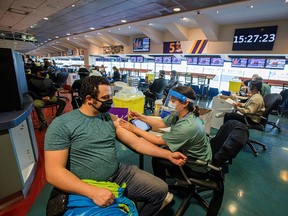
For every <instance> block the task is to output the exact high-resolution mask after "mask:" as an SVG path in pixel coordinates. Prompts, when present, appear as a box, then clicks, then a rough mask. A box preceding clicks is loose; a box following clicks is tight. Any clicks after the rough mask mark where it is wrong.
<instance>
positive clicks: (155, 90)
mask: <svg viewBox="0 0 288 216" xmlns="http://www.w3.org/2000/svg"><path fill="white" fill-rule="evenodd" d="M166 84H167V81H166V80H165V71H164V70H160V71H159V78H158V79H155V80H154V82H153V83H152V84H151V85H150V86H149V89H148V90H147V91H145V92H144V95H145V96H146V98H152V99H155V100H156V99H161V98H162V96H163V91H164V88H165V87H166Z"/></svg>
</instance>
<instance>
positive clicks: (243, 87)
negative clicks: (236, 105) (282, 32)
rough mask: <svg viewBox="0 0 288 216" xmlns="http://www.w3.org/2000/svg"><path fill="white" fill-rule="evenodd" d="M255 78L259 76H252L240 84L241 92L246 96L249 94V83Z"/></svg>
mask: <svg viewBox="0 0 288 216" xmlns="http://www.w3.org/2000/svg"><path fill="white" fill-rule="evenodd" d="M256 77H259V75H258V74H253V76H252V77H251V79H248V80H245V81H243V82H242V84H241V91H243V92H245V93H246V94H247V93H248V92H249V89H248V86H249V83H250V82H251V81H252V80H253V79H254V78H256Z"/></svg>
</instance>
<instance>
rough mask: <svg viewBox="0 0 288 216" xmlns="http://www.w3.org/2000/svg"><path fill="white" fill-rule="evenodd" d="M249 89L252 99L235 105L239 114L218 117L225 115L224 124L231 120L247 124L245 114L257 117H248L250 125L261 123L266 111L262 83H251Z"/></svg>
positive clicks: (221, 114) (233, 113) (232, 113)
mask: <svg viewBox="0 0 288 216" xmlns="http://www.w3.org/2000/svg"><path fill="white" fill-rule="evenodd" d="M249 88H250V90H251V93H250V94H251V97H250V98H249V99H248V100H247V101H246V102H245V103H239V102H238V103H234V104H233V107H234V108H235V110H236V111H237V112H231V113H220V115H218V116H217V117H221V116H223V115H224V123H226V122H227V121H229V120H238V121H240V122H242V123H243V124H246V121H245V118H244V116H243V114H247V113H251V114H256V115H251V116H249V115H248V116H246V119H247V121H248V123H249V124H258V123H260V121H261V118H260V116H261V115H263V113H264V111H265V104H264V101H263V97H262V95H261V94H260V91H261V88H262V82H260V81H256V80H254V81H251V82H250V83H249Z"/></svg>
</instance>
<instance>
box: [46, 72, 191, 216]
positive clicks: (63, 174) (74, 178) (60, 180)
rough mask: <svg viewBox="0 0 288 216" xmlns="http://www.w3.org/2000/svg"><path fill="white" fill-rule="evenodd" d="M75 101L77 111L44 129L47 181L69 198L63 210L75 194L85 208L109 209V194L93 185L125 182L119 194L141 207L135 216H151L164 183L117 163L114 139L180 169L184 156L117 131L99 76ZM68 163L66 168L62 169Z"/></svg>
mask: <svg viewBox="0 0 288 216" xmlns="http://www.w3.org/2000/svg"><path fill="white" fill-rule="evenodd" d="M80 97H81V99H82V102H83V104H82V106H81V107H80V108H79V109H76V110H72V111H71V112H68V113H66V114H65V115H62V116H61V117H59V118H56V119H55V120H54V121H53V122H52V124H51V125H50V126H49V128H48V130H47V133H46V136H45V146H44V149H45V171H46V178H47V181H48V182H49V183H50V184H52V185H54V186H55V187H57V188H59V189H61V190H63V191H66V192H68V193H69V200H68V211H70V209H69V204H70V201H71V200H70V198H71V199H72V198H73V196H74V195H78V196H81V198H82V199H85V200H87V202H89V206H91V205H92V206H99V207H101V208H100V209H101V211H103V212H104V211H105V208H107V209H109V206H110V205H114V204H115V203H114V202H115V198H116V197H115V196H114V195H113V193H112V192H111V190H109V189H107V188H103V187H101V186H93V184H94V185H95V184H97V183H99V182H106V183H111V182H114V183H117V184H118V185H122V184H123V183H124V182H125V183H126V189H127V190H126V191H125V195H126V196H127V197H128V198H130V199H133V200H142V201H144V202H145V204H144V207H143V208H142V210H141V212H140V215H141V216H145V215H147V216H151V215H156V214H157V213H158V212H159V210H160V208H161V206H162V205H163V203H164V200H165V198H166V196H167V194H168V186H167V184H166V183H165V182H164V181H162V180H161V179H159V178H157V177H155V176H153V175H152V174H149V173H147V172H145V171H143V170H140V169H139V168H137V167H136V166H134V165H125V164H122V163H121V162H118V159H117V154H116V146H115V145H116V143H115V141H116V139H118V140H119V141H120V142H122V143H123V144H125V145H127V146H128V147H129V148H132V149H134V150H135V151H137V152H138V153H140V154H146V155H150V156H155V157H160V158H165V159H167V160H169V161H171V162H172V163H173V164H175V165H179V166H182V165H183V164H184V163H185V162H186V157H185V156H184V155H183V154H181V153H180V152H171V151H169V150H166V149H162V148H159V147H158V146H155V145H154V144H152V143H150V142H148V141H146V140H144V139H141V138H139V137H138V136H136V135H135V134H133V133H131V132H130V131H127V130H125V129H124V128H122V127H121V126H120V125H119V124H118V121H119V119H118V118H117V117H116V116H115V115H112V114H109V113H108V111H109V109H110V107H111V106H112V103H113V101H112V93H111V88H110V84H109V82H108V81H107V80H106V79H105V77H102V76H91V77H89V78H87V79H84V80H83V82H82V86H81V91H80ZM68 160H69V161H70V169H67V167H66V164H67V161H68ZM91 182H93V184H91ZM76 204H78V205H80V202H78V203H76ZM116 204H117V203H116ZM82 209H83V211H84V212H82V211H81V210H82ZM71 210H72V211H73V210H74V209H71ZM77 210H79V214H84V213H85V210H86V208H85V207H84V208H83V207H82V206H78V207H77ZM95 213H96V212H95ZM103 214H104V213H103Z"/></svg>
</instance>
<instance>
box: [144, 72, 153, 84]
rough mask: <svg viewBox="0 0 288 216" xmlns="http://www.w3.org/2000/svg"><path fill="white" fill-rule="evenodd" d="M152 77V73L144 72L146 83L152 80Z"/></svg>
mask: <svg viewBox="0 0 288 216" xmlns="http://www.w3.org/2000/svg"><path fill="white" fill-rule="evenodd" d="M154 78H155V75H154V73H146V75H145V81H146V82H147V83H150V82H151V81H153V80H154Z"/></svg>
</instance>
